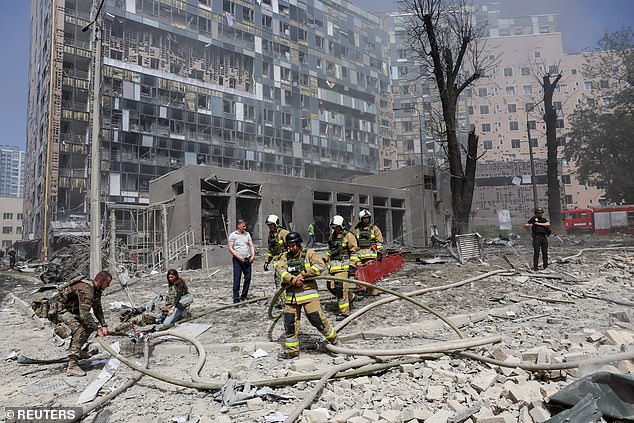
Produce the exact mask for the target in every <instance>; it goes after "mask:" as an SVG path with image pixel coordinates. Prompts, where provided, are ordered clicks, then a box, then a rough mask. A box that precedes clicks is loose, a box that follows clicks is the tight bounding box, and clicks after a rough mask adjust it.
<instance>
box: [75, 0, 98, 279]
mask: <svg viewBox="0 0 634 423" xmlns="http://www.w3.org/2000/svg"><path fill="white" fill-rule="evenodd" d="M103 3H104V0H101V2H100V3H99V7H97V9H96V13H95V16H94V18H93V20H92V21H91V22H90V23H89V24H88V25H86V26H85V27H83V28H82V29H81V30H82V32H86V31H88V29H89V28H90V27H91V26H92V27H93V40H94V43H95V50H94V52H93V53H94V56H93V59H94V74H93V76H94V81H93V92H92V116H91V124H92V135H91V138H92V139H91V144H90V161H91V164H90V277H94V275H96V274H97V273H98V272H99V271H100V270H101V227H100V224H101V204H100V195H99V194H100V192H101V154H100V153H101V152H100V151H99V148H100V145H99V132H100V131H99V129H100V126H101V125H100V111H101V95H100V94H101V35H100V34H99V32H100V31H101V22H100V18H101V8H102V7H103Z"/></svg>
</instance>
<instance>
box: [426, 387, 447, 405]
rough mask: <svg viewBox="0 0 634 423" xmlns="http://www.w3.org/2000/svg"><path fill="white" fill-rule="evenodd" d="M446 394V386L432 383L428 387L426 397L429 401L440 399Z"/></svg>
mask: <svg viewBox="0 0 634 423" xmlns="http://www.w3.org/2000/svg"><path fill="white" fill-rule="evenodd" d="M444 395H445V387H444V386H441V385H431V386H428V387H427V394H426V395H425V398H426V399H427V401H440V400H442V399H443V396H444Z"/></svg>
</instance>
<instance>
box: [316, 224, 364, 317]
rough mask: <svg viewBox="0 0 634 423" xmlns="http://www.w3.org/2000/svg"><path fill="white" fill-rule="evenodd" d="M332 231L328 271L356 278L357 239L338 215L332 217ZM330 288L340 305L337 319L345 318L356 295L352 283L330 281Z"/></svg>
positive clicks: (329, 244)
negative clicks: (351, 286) (351, 287)
mask: <svg viewBox="0 0 634 423" xmlns="http://www.w3.org/2000/svg"><path fill="white" fill-rule="evenodd" d="M329 226H330V229H331V233H330V238H328V251H327V252H326V256H325V257H324V261H325V262H326V264H328V271H329V272H330V274H331V275H332V276H339V277H343V278H354V274H355V272H356V270H357V267H356V266H357V260H358V259H357V251H359V247H358V246H357V239H356V238H355V236H354V234H353V233H352V232H349V231H348V230H347V229H346V224H345V221H344V219H343V217H341V216H339V215H336V216H333V217H332V219H330V223H329ZM328 290H329V291H330V292H331V293H332V294H333V295H334V296H335V297H337V303H338V306H339V310H338V314H337V320H343V319H345V318H346V317H348V316H349V315H350V303H351V302H352V301H354V298H355V295H354V293H353V292H352V291H351V290H350V284H349V283H348V282H343V281H329V282H328Z"/></svg>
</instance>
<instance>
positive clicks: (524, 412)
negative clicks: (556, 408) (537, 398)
mask: <svg viewBox="0 0 634 423" xmlns="http://www.w3.org/2000/svg"><path fill="white" fill-rule="evenodd" d="M517 423H533V418H532V417H531V415H530V414H529V413H528V407H526V406H524V407H522V408H520V414H519V416H518V417H517Z"/></svg>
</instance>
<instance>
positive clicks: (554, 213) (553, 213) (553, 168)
mask: <svg viewBox="0 0 634 423" xmlns="http://www.w3.org/2000/svg"><path fill="white" fill-rule="evenodd" d="M530 67H531V74H532V75H533V76H534V77H535V79H536V80H537V82H538V83H539V85H541V87H542V93H543V97H542V100H541V102H543V103H544V116H543V119H544V123H545V124H546V151H547V153H546V182H547V186H548V189H547V196H548V216H549V217H550V220H551V226H552V229H553V230H554V231H555V232H561V231H562V230H563V222H562V220H561V190H560V188H559V161H558V159H557V147H558V146H559V143H558V141H557V110H555V108H554V107H553V95H554V93H555V88H557V84H558V83H559V80H560V79H561V77H562V74H561V71H560V70H559V63H557V64H555V65H553V66H549V67H548V69H546V65H545V63H543V62H539V63H538V62H530ZM555 72H557V73H556V74H554V73H555ZM553 74H554V75H553ZM552 78H554V79H552ZM537 104H539V103H537ZM537 104H535V106H536V105H537ZM535 106H533V107H535ZM527 124H528V122H527ZM529 142H530V140H529Z"/></svg>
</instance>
